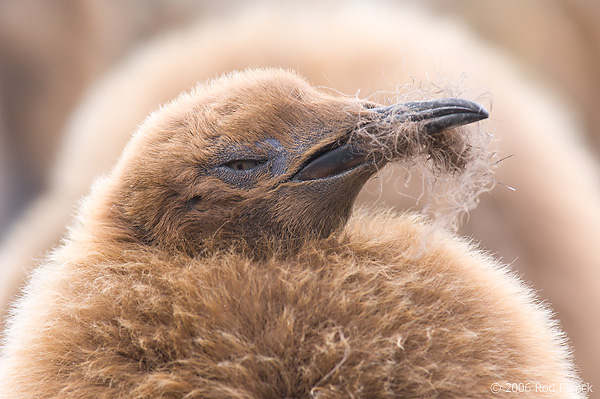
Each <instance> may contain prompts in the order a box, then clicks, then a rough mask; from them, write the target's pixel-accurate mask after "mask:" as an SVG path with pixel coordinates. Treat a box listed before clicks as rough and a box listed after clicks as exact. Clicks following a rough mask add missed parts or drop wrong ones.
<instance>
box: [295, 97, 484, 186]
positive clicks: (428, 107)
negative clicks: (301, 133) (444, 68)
mask: <svg viewBox="0 0 600 399" xmlns="http://www.w3.org/2000/svg"><path fill="white" fill-rule="evenodd" d="M370 111H371V112H374V113H376V114H379V115H380V118H382V119H380V122H381V123H385V124H394V123H404V122H417V123H419V124H420V127H419V129H420V131H422V132H423V133H424V134H426V135H435V134H437V133H441V132H443V131H445V130H449V129H452V128H455V127H458V126H462V125H467V124H469V123H473V122H477V121H480V120H482V119H486V118H487V117H488V116H489V113H488V112H487V111H486V109H485V108H483V107H482V106H481V105H479V104H477V103H475V102H473V101H468V100H463V99H460V98H442V99H438V100H430V101H415V102H408V103H404V104H397V105H390V106H386V107H378V108H371V109H370ZM377 119H378V118H375V120H374V121H375V123H377ZM368 154H369V151H368V149H367V150H366V151H365V150H364V149H361V147H359V145H358V144H357V143H356V142H354V143H347V144H344V145H339V146H337V147H333V148H329V149H327V150H325V151H320V152H319V153H318V155H316V156H314V157H313V158H311V159H310V160H309V161H308V162H307V163H306V164H305V166H304V167H303V168H302V169H300V171H299V172H298V173H296V175H294V177H293V178H292V179H293V180H296V181H305V180H316V179H323V178H328V177H332V176H336V175H339V174H341V173H343V172H346V171H348V170H351V169H354V168H356V167H358V166H360V165H363V164H365V163H366V162H368V161H367V158H368Z"/></svg>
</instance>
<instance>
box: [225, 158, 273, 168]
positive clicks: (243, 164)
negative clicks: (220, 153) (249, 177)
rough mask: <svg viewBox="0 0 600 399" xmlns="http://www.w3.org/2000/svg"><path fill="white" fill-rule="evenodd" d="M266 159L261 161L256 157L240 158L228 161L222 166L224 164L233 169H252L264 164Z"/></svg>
mask: <svg viewBox="0 0 600 399" xmlns="http://www.w3.org/2000/svg"><path fill="white" fill-rule="evenodd" d="M265 162H266V161H259V160H254V159H238V160H235V161H231V162H227V163H225V164H223V165H221V166H224V167H226V168H229V169H233V170H251V169H254V168H256V167H257V166H260V165H262V164H264V163H265Z"/></svg>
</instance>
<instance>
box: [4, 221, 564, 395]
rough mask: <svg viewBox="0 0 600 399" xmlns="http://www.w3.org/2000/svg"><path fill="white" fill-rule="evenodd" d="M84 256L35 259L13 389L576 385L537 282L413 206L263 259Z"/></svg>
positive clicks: (146, 391) (363, 390)
mask: <svg viewBox="0 0 600 399" xmlns="http://www.w3.org/2000/svg"><path fill="white" fill-rule="evenodd" d="M425 242H427V244H425ZM58 255H60V254H58ZM86 258H87V259H86V261H85V263H83V264H82V263H79V262H76V265H75V264H72V263H70V262H65V263H63V265H62V266H58V265H55V264H48V265H46V266H44V267H43V268H42V269H40V270H38V271H37V273H36V275H35V278H34V280H33V284H32V285H31V286H30V296H29V297H28V299H27V301H25V302H24V303H23V305H27V304H28V303H29V304H33V303H38V304H39V303H40V301H42V300H43V301H44V303H45V304H46V305H45V306H44V312H43V313H40V314H38V315H37V317H35V318H31V319H28V320H21V322H24V323H23V325H18V324H17V325H16V326H15V327H20V328H21V329H22V330H24V331H22V332H23V333H25V334H28V335H29V337H30V338H29V339H28V340H27V341H26V344H25V345H23V346H22V347H13V349H14V350H15V351H16V353H15V354H14V356H12V357H11V362H12V364H8V366H9V367H10V368H11V369H12V370H11V371H12V372H13V373H15V374H14V375H11V376H10V380H11V381H12V382H13V383H15V382H17V381H18V384H20V390H22V391H21V395H14V396H10V395H9V397H40V398H43V397H54V396H55V395H58V396H64V397H81V398H84V397H115V398H116V397H135V398H144V397H205V398H281V397H284V398H285V397H287V398H293V397H298V398H299V397H309V394H310V393H312V394H313V395H317V394H318V395H317V396H316V397H321V398H334V397H364V398H381V397H394V396H396V395H401V396H403V397H419V398H421V397H423V398H424V397H497V396H502V392H501V393H500V394H494V393H492V392H491V391H490V386H492V384H494V383H497V384H501V386H502V389H503V390H505V389H506V387H507V384H509V383H529V384H532V385H531V387H532V388H533V384H541V385H542V386H550V385H551V384H553V383H557V384H558V383H559V382H563V383H566V384H572V383H573V381H570V380H568V379H565V375H566V374H565V370H566V369H567V367H566V363H565V364H563V362H564V353H562V351H561V350H559V349H558V346H557V343H558V340H559V339H560V338H559V336H558V333H556V332H554V331H552V330H548V329H547V326H548V319H547V314H546V313H545V312H544V311H541V310H540V309H538V308H537V306H536V305H534V304H532V302H531V293H530V292H529V291H528V290H527V289H525V288H523V287H522V286H521V284H520V283H519V281H518V280H517V279H515V278H514V277H512V276H511V275H510V274H508V273H507V271H506V270H505V269H503V268H502V267H500V266H498V265H496V264H495V263H494V262H492V261H490V260H489V259H487V258H485V257H484V256H482V255H481V254H479V253H477V252H474V251H472V250H471V249H470V248H469V245H468V244H466V243H464V242H461V241H459V240H457V239H456V238H453V237H447V236H443V235H442V234H440V233H431V231H430V230H429V229H428V228H426V226H424V225H423V224H422V223H421V222H420V221H419V220H418V219H416V218H415V217H411V216H398V215H393V214H377V215H373V214H371V213H369V212H365V211H361V212H359V215H357V216H356V217H354V218H352V219H351V221H350V223H349V224H348V226H347V227H346V228H345V230H344V232H343V233H342V234H340V235H339V236H336V237H332V238H329V239H326V240H318V241H314V242H309V243H307V244H306V246H305V247H303V249H302V250H301V251H300V252H299V253H298V254H297V255H296V256H294V257H292V258H283V259H282V258H278V256H277V255H274V256H273V257H272V258H270V259H268V260H266V261H262V262H256V261H251V260H249V259H248V257H246V256H243V255H240V254H235V253H220V254H215V255H213V256H211V257H208V258H204V259H193V258H189V257H186V256H180V257H177V258H173V257H172V256H165V254H161V253H160V252H158V251H154V250H148V249H144V248H140V250H139V251H135V252H128V253H124V254H122V255H121V256H118V255H117V254H116V253H115V258H112V259H111V258H106V255H105V254H102V255H101V254H98V255H92V256H88V257H86ZM49 292H54V298H49V297H48V293H49ZM40 293H43V294H40ZM17 355H18V356H17ZM5 365H7V364H5ZM28 365H29V367H28ZM31 366H33V367H31ZM561 366H562V367H564V368H563V369H562V370H561ZM49 375H52V376H56V378H55V379H52V380H49V379H48V378H47V377H48V376H49ZM7 381H8V380H5V382H4V383H6V382H7ZM9 385H10V383H9ZM4 388H5V390H4V391H3V392H4V393H6V392H12V391H11V389H10V388H9V389H8V391H7V390H6V388H7V387H4ZM186 395H189V396H186ZM506 395H510V394H508V393H506ZM539 395H540V394H539V393H535V392H530V393H529V394H526V395H524V396H526V397H529V396H531V397H537V396H539ZM545 397H568V395H566V394H565V393H564V392H562V393H560V392H558V393H557V394H556V395H555V396H552V395H549V396H545ZM574 397H576V396H574Z"/></svg>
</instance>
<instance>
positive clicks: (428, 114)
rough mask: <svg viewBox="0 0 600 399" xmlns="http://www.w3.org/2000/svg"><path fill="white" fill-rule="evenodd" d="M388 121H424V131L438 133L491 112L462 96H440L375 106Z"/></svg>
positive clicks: (474, 120) (475, 120)
mask: <svg viewBox="0 0 600 399" xmlns="http://www.w3.org/2000/svg"><path fill="white" fill-rule="evenodd" d="M371 111H375V112H378V113H380V114H383V115H384V116H385V117H386V119H387V122H390V123H393V122H423V127H422V130H423V133H425V134H436V133H440V132H443V131H445V130H449V129H452V128H455V127H458V126H462V125H467V124H469V123H473V122H477V121H480V120H482V119H486V118H487V117H488V116H489V113H488V112H487V111H486V109H485V108H483V107H482V106H481V105H479V104H477V103H476V102H473V101H469V100H463V99H461V98H440V99H438V100H430V101H414V102H409V103H404V104H399V105H390V106H387V107H379V108H373V109H371Z"/></svg>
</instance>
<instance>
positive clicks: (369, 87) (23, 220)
mask: <svg viewBox="0 0 600 399" xmlns="http://www.w3.org/2000/svg"><path fill="white" fill-rule="evenodd" d="M260 3H261V4H260V6H259V5H258V4H259V2H255V3H252V4H251V5H249V4H248V3H244V2H242V1H217V0H214V1H209V0H203V1H202V0H198V1H192V0H171V1H167V0H162V1H161V0H154V1H144V0H127V1H123V0H102V1H100V0H95V1H92V0H80V1H75V0H67V1H61V2H58V1H56V2H55V1H50V2H49V1H45V0H5V1H2V2H0V237H2V238H3V244H2V246H1V247H0V275H1V276H2V279H1V281H0V306H2V309H1V311H0V313H1V314H4V312H5V310H6V304H7V302H8V301H10V300H11V299H12V298H14V296H15V295H16V294H17V292H18V287H20V286H22V284H23V281H24V278H25V275H26V272H27V270H30V268H31V267H33V266H34V265H35V262H36V259H40V258H41V257H42V256H43V254H44V253H45V252H46V251H47V250H49V249H50V248H51V247H52V246H53V245H57V243H58V237H59V236H60V235H61V234H62V233H63V232H64V226H65V224H67V223H68V220H69V219H70V215H71V214H72V213H73V211H74V210H75V203H76V201H77V198H79V197H80V196H81V195H83V194H85V192H86V191H85V190H86V187H88V186H89V184H90V183H91V181H92V179H93V176H94V175H95V174H96V173H100V172H103V171H106V170H108V168H109V167H110V165H111V164H112V163H113V162H114V159H115V157H116V156H117V155H118V151H119V149H120V148H121V146H122V145H123V143H124V142H125V141H126V139H127V135H128V132H130V131H131V130H132V129H134V128H135V126H136V125H137V124H138V123H139V122H140V121H141V120H142V118H143V116H144V115H145V114H147V112H149V111H150V110H151V109H152V108H153V107H155V106H156V105H157V104H159V103H162V102H165V101H168V99H170V98H172V97H174V96H176V95H177V94H178V93H179V92H180V91H182V90H185V89H187V88H188V87H190V86H191V85H193V84H194V82H195V81H197V80H200V81H204V80H206V79H207V78H211V77H215V76H217V75H218V74H220V73H223V72H226V71H228V70H231V69H235V68H245V67H248V66H284V67H293V68H295V69H298V70H299V71H300V72H301V73H302V74H305V75H306V76H307V77H308V79H309V80H310V81H311V82H312V83H314V84H320V85H324V86H327V87H332V88H334V89H336V90H340V91H342V92H344V93H346V94H350V95H353V94H355V93H356V92H358V90H360V94H359V96H366V95H369V94H372V93H373V92H376V91H378V90H388V91H392V92H393V91H394V90H395V87H396V85H402V84H406V83H411V82H413V81H415V80H416V81H418V82H420V81H425V82H429V83H433V84H436V82H437V81H438V79H442V77H443V78H444V79H445V80H447V81H448V82H450V83H452V82H456V81H459V82H460V83H461V84H462V83H464V84H465V86H466V89H465V91H464V93H461V92H460V91H459V94H465V95H467V96H468V95H471V96H474V98H471V99H475V100H479V101H482V102H483V103H484V105H486V107H490V108H491V112H492V114H491V115H492V116H491V119H490V122H489V123H488V124H487V125H486V124H483V126H484V127H485V128H489V129H491V130H493V131H494V132H495V134H496V135H497V136H498V137H499V140H500V144H499V152H500V154H501V156H512V155H514V157H513V158H510V159H507V160H506V161H504V162H502V163H501V164H500V165H499V172H498V173H499V178H498V179H499V181H500V183H504V184H506V185H511V186H513V185H514V186H516V187H515V188H516V189H517V191H516V192H514V193H513V192H512V191H511V190H509V189H507V188H506V187H504V186H502V185H498V186H497V187H496V188H495V189H494V190H493V191H492V192H491V193H489V194H486V195H484V196H483V197H482V203H481V206H480V208H479V209H478V210H476V211H474V212H472V213H471V215H470V217H469V219H468V222H467V223H465V225H464V227H463V229H462V230H461V232H462V233H463V234H467V235H471V236H472V237H473V238H474V239H475V240H477V241H480V242H481V243H482V246H483V247H484V248H486V249H488V250H490V251H492V252H493V253H495V254H496V255H497V256H498V257H500V258H502V259H503V260H504V261H505V262H508V263H511V264H512V265H513V267H514V268H515V269H516V270H517V271H518V272H519V273H520V274H522V275H523V276H524V279H525V280H527V281H530V282H531V283H532V285H533V287H534V288H535V289H536V290H537V291H538V292H539V294H540V296H541V298H542V299H543V300H545V301H547V302H549V303H551V304H552V306H553V307H554V308H555V309H556V311H557V316H558V319H559V321H560V323H561V324H562V325H563V326H564V328H565V330H566V331H567V333H568V335H569V337H570V338H571V340H572V344H573V346H574V349H575V356H576V363H577V365H578V366H579V367H580V368H581V371H582V376H583V379H584V381H585V382H589V383H590V384H594V383H596V384H597V387H598V389H597V390H598V391H600V338H598V337H597V335H598V330H599V328H600V293H599V292H598V291H600V290H598V284H599V283H600V256H599V255H598V246H599V245H600V194H599V193H600V187H599V185H600V177H599V173H598V158H599V156H600V113H599V112H597V110H598V104H600V76H598V72H599V71H600V25H599V24H598V23H597V21H599V20H600V3H598V2H596V1H593V0H588V1H586V0H504V1H501V2H500V1H493V0H425V1H420V2H417V1H401V0H397V1H379V2H368V3H367V2H362V4H361V5H360V6H358V8H357V9H354V10H352V9H351V8H352V7H351V6H349V4H350V3H358V2H343V3H342V2H340V3H335V4H334V5H331V6H330V7H329V8H327V9H326V10H325V11H323V7H322V3H323V2H316V1H315V2H310V1H308V2H303V3H302V6H298V5H297V4H296V5H295V6H296V7H300V8H302V10H303V13H304V15H305V16H304V17H300V16H297V15H292V14H294V13H293V12H292V13H290V14H286V13H281V12H280V11H272V13H271V11H269V9H270V8H273V9H280V8H281V5H279V6H276V5H275V2H273V3H268V2H260ZM279 3H281V2H279ZM290 4H291V2H290ZM361 7H362V8H361ZM415 7H416V11H415ZM254 8H257V9H260V10H259V11H255V10H254ZM369 8H372V9H373V14H369V13H366V12H362V11H361V10H365V9H369ZM346 9H348V10H346ZM357 10H358V11H357ZM413 13H414V15H415V16H416V17H415V18H411V16H412V15H413ZM313 14H314V18H313V16H312V15H313ZM286 18H289V20H286ZM311 24H314V25H311ZM188 26H191V27H192V28H187V27H188ZM292 28H293V29H292ZM173 29H175V30H176V33H165V32H170V31H171V30H173ZM323 35H326V36H327V37H325V36H323ZM399 35H400V36H399ZM340 43H342V44H343V45H340ZM423 49H425V50H423ZM438 51H439V53H438ZM442 54H443V56H442ZM431 64H434V67H431ZM421 72H423V73H422V75H421ZM425 72H427V73H425ZM432 72H433V73H435V74H436V75H437V76H430V75H429V73H432ZM463 72H465V73H467V75H468V77H467V78H464V77H463V76H462V73H463ZM444 79H442V80H444ZM453 84H454V83H453ZM474 87H475V88H474ZM392 94H393V93H392ZM379 97H380V98H382V99H383V100H385V99H386V98H388V97H389V96H387V97H386V95H385V94H379ZM486 123H487V122H486ZM401 174H402V171H394V170H392V171H390V172H388V175H390V176H391V177H388V180H385V179H384V178H381V179H378V180H377V181H375V182H374V183H372V184H371V185H370V187H367V190H365V193H363V195H362V196H361V200H362V201H363V202H372V201H375V200H377V201H378V202H381V203H385V204H388V205H392V206H397V207H399V208H401V209H403V207H404V206H405V205H406V204H407V202H406V201H405V200H404V199H400V200H398V196H397V195H394V194H397V193H396V191H402V190H403V189H404V184H403V181H404V180H402V179H403V178H396V179H394V176H396V175H401ZM383 180H385V181H386V182H387V183H384V184H381V181H383ZM390 181H391V183H389V182H390ZM382 186H393V188H394V189H393V190H389V189H388V190H385V189H384V190H383V193H382V190H381V188H382ZM406 206H409V205H406ZM590 396H591V397H594V394H591V395H590ZM596 397H600V396H596Z"/></svg>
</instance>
